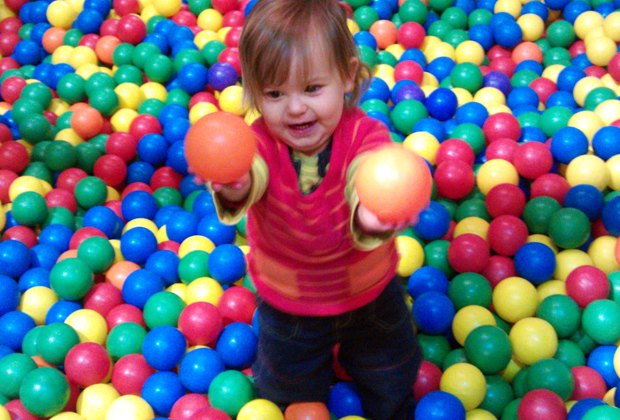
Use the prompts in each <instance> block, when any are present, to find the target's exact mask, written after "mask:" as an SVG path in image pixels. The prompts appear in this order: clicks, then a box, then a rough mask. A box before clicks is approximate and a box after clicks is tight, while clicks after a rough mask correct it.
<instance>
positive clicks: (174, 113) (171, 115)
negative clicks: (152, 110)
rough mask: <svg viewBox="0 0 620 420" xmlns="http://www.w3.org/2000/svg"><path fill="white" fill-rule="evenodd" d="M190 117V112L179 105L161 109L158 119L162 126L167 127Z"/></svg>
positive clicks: (168, 105)
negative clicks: (170, 123) (178, 120)
mask: <svg viewBox="0 0 620 420" xmlns="http://www.w3.org/2000/svg"><path fill="white" fill-rule="evenodd" d="M188 117H189V110H188V109H187V108H186V107H184V106H182V105H179V104H167V105H166V106H164V107H163V108H162V109H161V111H160V112H159V115H158V116H157V119H158V120H159V122H160V123H161V125H162V126H165V125H166V124H168V123H169V122H172V121H174V120H177V119H180V118H185V119H187V118H188Z"/></svg>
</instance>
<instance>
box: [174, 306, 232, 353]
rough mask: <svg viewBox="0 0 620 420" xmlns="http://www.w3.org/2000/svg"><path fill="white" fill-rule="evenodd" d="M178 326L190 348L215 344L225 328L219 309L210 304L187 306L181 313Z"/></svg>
mask: <svg viewBox="0 0 620 420" xmlns="http://www.w3.org/2000/svg"><path fill="white" fill-rule="evenodd" d="M178 325H179V330H180V331H181V332H182V333H183V335H185V338H186V339H187V343H188V345H190V346H196V345H204V346H206V345H209V344H211V343H214V342H215V340H217V337H218V336H219V335H220V332H222V328H224V322H223V320H222V316H221V315H220V311H219V309H218V308H217V307H215V305H212V304H211V303H208V302H194V303H191V304H189V305H187V306H186V307H185V308H184V309H183V311H181V315H180V316H179V323H178Z"/></svg>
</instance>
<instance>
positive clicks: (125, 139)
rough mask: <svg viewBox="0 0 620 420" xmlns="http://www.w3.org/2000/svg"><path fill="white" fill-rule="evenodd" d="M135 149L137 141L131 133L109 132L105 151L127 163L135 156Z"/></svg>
mask: <svg viewBox="0 0 620 420" xmlns="http://www.w3.org/2000/svg"><path fill="white" fill-rule="evenodd" d="M136 119H137V117H136ZM134 121H135V120H134ZM132 125H133V124H132ZM137 150H138V141H137V140H136V137H135V136H134V135H133V134H129V133H123V132H122V131H118V132H116V133H112V134H110V135H109V136H108V140H107V141H106V143H105V151H106V153H108V154H111V155H116V156H118V157H120V158H121V159H122V160H123V162H125V163H129V162H130V161H131V160H133V158H135V157H136V151H137Z"/></svg>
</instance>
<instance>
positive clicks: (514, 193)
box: [485, 184, 526, 217]
mask: <svg viewBox="0 0 620 420" xmlns="http://www.w3.org/2000/svg"><path fill="white" fill-rule="evenodd" d="M485 202H486V205H487V210H488V212H489V214H490V215H491V217H498V216H501V215H504V214H510V215H512V216H517V217H520V216H521V214H523V209H524V208H525V202H526V197H525V193H524V192H523V190H522V189H521V188H519V187H518V186H516V185H512V184H499V185H496V186H494V187H493V188H491V190H490V191H489V192H488V193H487V195H486V197H485Z"/></svg>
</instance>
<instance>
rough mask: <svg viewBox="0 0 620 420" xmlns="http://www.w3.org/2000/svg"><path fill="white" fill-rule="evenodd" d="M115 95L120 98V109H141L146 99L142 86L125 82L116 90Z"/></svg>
mask: <svg viewBox="0 0 620 420" xmlns="http://www.w3.org/2000/svg"><path fill="white" fill-rule="evenodd" d="M114 93H116V96H118V107H119V108H121V109H122V108H127V109H133V110H136V109H138V108H139V107H140V105H141V104H142V102H144V99H146V97H145V96H144V92H143V91H142V89H140V86H138V85H135V84H133V83H129V82H125V83H121V84H120V85H118V86H116V87H115V88H114Z"/></svg>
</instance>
